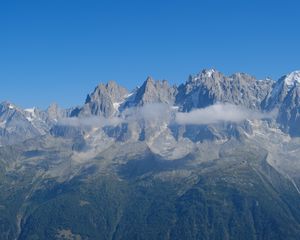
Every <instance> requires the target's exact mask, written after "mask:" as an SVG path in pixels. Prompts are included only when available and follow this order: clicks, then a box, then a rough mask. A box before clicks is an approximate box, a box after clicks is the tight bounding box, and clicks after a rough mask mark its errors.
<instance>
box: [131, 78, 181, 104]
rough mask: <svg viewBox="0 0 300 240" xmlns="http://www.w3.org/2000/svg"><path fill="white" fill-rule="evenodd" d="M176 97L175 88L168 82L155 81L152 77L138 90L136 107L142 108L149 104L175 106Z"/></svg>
mask: <svg viewBox="0 0 300 240" xmlns="http://www.w3.org/2000/svg"><path fill="white" fill-rule="evenodd" d="M175 95H176V87H175V86H173V87H172V86H170V85H169V84H168V82H167V81H166V80H163V81H155V80H154V79H153V78H152V77H148V78H147V79H146V81H145V82H144V83H143V85H142V86H141V87H140V88H138V89H137V91H136V94H135V98H134V105H135V106H141V105H144V104H148V103H165V104H173V102H174V99H175Z"/></svg>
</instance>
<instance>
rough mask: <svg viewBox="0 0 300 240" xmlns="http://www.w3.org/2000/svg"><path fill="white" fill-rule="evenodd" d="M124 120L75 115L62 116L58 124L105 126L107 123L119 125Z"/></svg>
mask: <svg viewBox="0 0 300 240" xmlns="http://www.w3.org/2000/svg"><path fill="white" fill-rule="evenodd" d="M122 121H123V119H121V118H119V117H111V118H104V117H100V116H91V117H74V118H62V119H60V120H59V121H58V125H67V126H72V127H81V128H88V127H104V126H107V125H113V126H114V125H118V124H120V123H121V122H122Z"/></svg>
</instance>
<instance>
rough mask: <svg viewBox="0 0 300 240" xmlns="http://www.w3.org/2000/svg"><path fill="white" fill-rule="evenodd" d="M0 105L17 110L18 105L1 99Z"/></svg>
mask: <svg viewBox="0 0 300 240" xmlns="http://www.w3.org/2000/svg"><path fill="white" fill-rule="evenodd" d="M0 105H1V106H3V107H5V108H7V109H11V110H19V107H17V106H16V105H15V104H14V103H12V102H9V101H3V102H1V103H0Z"/></svg>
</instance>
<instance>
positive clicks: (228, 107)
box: [175, 103, 274, 124]
mask: <svg viewBox="0 0 300 240" xmlns="http://www.w3.org/2000/svg"><path fill="white" fill-rule="evenodd" d="M273 115H274V113H262V112H259V111H255V110H250V109H246V108H243V107H241V106H237V105H233V104H221V103H217V104H215V105H212V106H208V107H206V108H202V109H196V110H193V111H191V112H188V113H183V112H178V113H177V114H176V117H175V120H176V122H177V123H179V124H213V123H219V122H241V121H243V120H246V119H250V120H253V119H262V118H271V117H273Z"/></svg>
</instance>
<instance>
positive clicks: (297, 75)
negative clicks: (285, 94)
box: [280, 70, 300, 87]
mask: <svg viewBox="0 0 300 240" xmlns="http://www.w3.org/2000/svg"><path fill="white" fill-rule="evenodd" d="M280 81H283V82H284V83H285V85H287V86H288V87H293V86H295V85H296V84H297V85H298V84H300V71H299V70H298V71H293V72H291V73H289V74H287V75H285V76H283V77H282V78H281V79H280Z"/></svg>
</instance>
